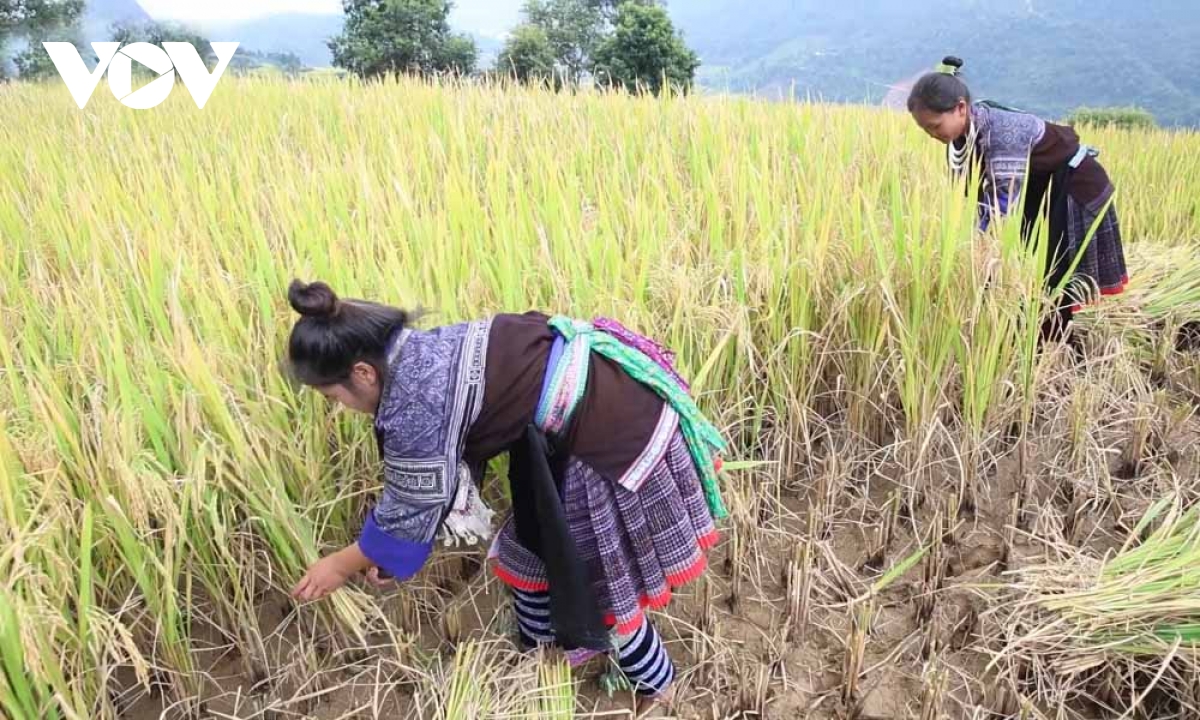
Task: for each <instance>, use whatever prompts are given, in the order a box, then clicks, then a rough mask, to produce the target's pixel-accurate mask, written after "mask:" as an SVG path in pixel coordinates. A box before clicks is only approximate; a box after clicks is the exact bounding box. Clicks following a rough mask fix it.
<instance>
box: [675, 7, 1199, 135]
mask: <svg viewBox="0 0 1200 720" xmlns="http://www.w3.org/2000/svg"><path fill="white" fill-rule="evenodd" d="M671 11H672V14H673V15H674V16H675V19H676V22H677V23H678V24H679V25H680V27H681V28H682V30H683V31H684V34H685V37H686V38H687V40H688V42H689V43H690V44H691V45H692V46H693V47H694V48H696V50H697V51H698V52H699V53H700V56H701V58H702V60H703V62H704V66H703V68H702V70H701V76H702V80H703V82H704V84H706V85H707V86H709V87H711V88H714V89H720V90H730V91H735V92H747V91H756V92H760V93H764V94H768V95H774V94H777V93H779V92H788V91H789V89H790V88H792V87H793V86H794V87H795V90H796V92H797V94H798V95H804V94H806V93H812V94H814V95H817V96H821V97H824V98H826V99H829V100H837V101H867V102H880V101H882V100H883V99H884V97H885V96H886V95H887V93H888V91H889V88H890V86H893V85H896V84H898V83H903V82H905V81H906V80H909V79H911V78H912V77H913V76H915V75H917V74H919V73H921V72H923V71H924V70H926V69H928V68H930V67H931V66H932V65H933V64H934V63H936V62H937V60H938V59H939V58H940V57H941V56H942V55H944V54H946V53H954V54H957V55H961V56H963V57H964V58H965V59H966V60H967V69H968V72H969V79H970V80H971V82H972V85H973V87H974V88H975V89H976V90H977V92H978V93H979V94H981V95H983V96H987V97H994V98H997V99H1002V100H1004V101H1005V102H1008V103H1011V104H1014V105H1019V106H1021V107H1025V108H1028V109H1030V110H1034V111H1037V112H1040V113H1045V114H1048V115H1053V116H1061V115H1063V114H1065V113H1066V112H1068V111H1069V110H1071V109H1072V108H1074V107H1077V106H1080V105H1126V104H1138V105H1142V106H1145V107H1147V108H1149V109H1150V110H1151V111H1152V112H1154V114H1155V115H1156V116H1157V117H1158V119H1159V121H1160V122H1162V123H1165V124H1171V125H1178V124H1188V125H1200V77H1197V76H1196V75H1195V74H1194V73H1190V72H1186V71H1185V70H1184V68H1195V67H1200V45H1198V44H1197V43H1195V42H1194V38H1196V37H1200V10H1197V9H1196V8H1195V6H1193V5H1190V4H1186V3H1179V2H1175V1H1174V0H1148V1H1147V2H1143V3H1136V4H1135V3H1128V2H1123V1H1122V0H1090V1H1089V0H1056V1H1055V2H1054V3H1049V2H1034V0H997V2H993V3H983V2H978V1H977V0H940V1H939V2H935V3H920V4H917V3H912V2H908V1H907V0H846V1H844V2H840V3H837V4H832V3H825V2H818V1H817V0H760V2H758V3H756V4H755V6H754V9H753V10H752V11H747V9H746V5H745V4H744V3H742V2H736V1H735V0H688V2H682V1H679V2H675V3H672V5H671Z"/></svg>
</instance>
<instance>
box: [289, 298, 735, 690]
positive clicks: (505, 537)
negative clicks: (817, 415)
mask: <svg viewBox="0 0 1200 720" xmlns="http://www.w3.org/2000/svg"><path fill="white" fill-rule="evenodd" d="M288 297H289V300H290V302H291V305H292V307H293V308H294V309H295V310H296V312H298V313H300V315H301V316H302V317H301V318H300V319H299V320H297V321H296V323H295V325H294V327H293V328H292V333H291V338H290V341H289V347H288V359H289V367H290V370H291V372H292V373H293V375H294V376H295V377H296V378H297V379H298V380H299V381H300V382H301V383H303V384H305V385H308V386H310V387H313V388H315V389H317V390H318V391H319V392H321V394H323V395H324V396H326V397H327V398H329V399H331V400H334V401H336V402H340V403H341V404H343V405H345V406H347V407H348V408H351V409H353V410H357V411H360V412H364V413H368V414H370V415H373V416H374V418H375V422H374V425H375V433H376V439H377V442H378V445H379V449H380V455H381V457H382V460H383V480H384V484H383V490H382V493H381V495H380V497H379V498H378V502H377V503H376V504H375V505H374V507H373V509H372V510H371V512H369V513H368V514H367V516H366V518H365V522H364V524H363V526H362V530H361V534H360V535H359V537H358V540H357V542H355V543H353V544H351V545H350V546H349V547H346V548H344V549H342V550H340V551H338V552H335V553H333V554H331V555H328V556H326V557H324V558H322V559H321V560H319V561H317V562H316V563H314V564H313V565H312V567H310V568H309V569H308V571H307V573H306V574H305V575H304V577H303V578H302V579H301V580H300V582H299V583H298V584H297V585H296V587H295V588H294V590H293V595H294V596H295V597H297V598H299V599H301V600H316V599H319V598H322V597H325V596H327V595H328V594H329V593H331V592H333V591H335V590H337V589H338V588H339V587H340V586H342V585H343V584H344V583H345V582H346V581H347V580H348V579H349V578H350V577H352V576H353V575H355V574H356V573H359V572H366V573H367V575H368V578H369V579H371V580H372V581H373V582H376V583H378V582H379V581H380V579H381V578H387V577H389V576H390V577H391V578H394V579H397V580H404V579H408V578H411V577H412V576H413V575H414V574H416V573H417V571H418V570H420V569H421V567H422V566H423V565H424V564H425V562H426V560H427V559H428V558H429V556H430V553H431V551H432V549H433V545H434V541H435V538H436V537H438V536H439V535H440V536H441V538H442V539H443V541H444V542H446V543H447V544H452V543H454V542H457V541H459V540H463V541H466V542H468V543H474V542H477V541H478V540H479V539H482V538H486V537H487V536H489V535H490V532H491V522H490V521H491V511H490V510H489V509H488V508H487V507H486V506H485V505H484V504H483V502H482V500H481V499H480V495H479V492H478V489H477V484H478V483H479V481H480V478H481V472H482V470H483V468H484V466H485V465H486V463H487V462H488V461H489V460H490V459H492V458H493V457H496V456H497V455H499V454H501V453H504V452H508V453H509V454H510V469H509V482H510V485H511V497H512V504H513V512H512V516H511V517H510V518H509V519H508V520H507V522H505V523H504V524H503V526H502V527H501V529H500V530H499V532H498V533H497V534H496V535H495V538H494V541H493V542H492V545H491V550H490V552H489V554H488V557H489V560H490V561H491V564H492V567H493V569H494V571H495V573H496V575H497V576H499V578H500V579H501V580H502V581H503V582H504V583H505V584H507V585H508V586H509V587H510V588H511V590H512V594H513V603H514V610H515V612H516V619H517V636H518V639H519V642H520V643H521V644H522V646H523V647H525V648H526V649H532V648H534V647H535V646H537V645H542V644H551V643H553V644H556V645H558V646H560V647H562V648H563V649H564V650H566V651H567V655H568V659H570V660H571V662H572V663H573V664H578V663H580V662H583V661H584V660H586V659H588V658H589V657H592V656H594V655H597V654H599V653H606V652H610V651H612V652H613V653H615V655H616V661H617V664H618V665H619V667H620V668H621V670H622V671H623V673H624V674H625V676H626V678H627V679H628V680H629V681H630V684H631V685H632V687H633V688H634V690H636V692H637V693H638V694H639V695H640V696H645V697H649V698H652V699H655V700H663V699H665V697H666V695H665V694H666V693H668V689H669V688H670V686H671V683H672V681H673V679H674V677H675V668H674V666H673V664H672V662H671V660H670V658H669V657H668V655H667V653H666V650H665V648H664V646H663V642H662V640H661V638H660V637H659V635H658V633H657V632H656V631H655V629H654V626H653V625H651V624H650V622H649V621H648V620H647V618H646V610H647V609H651V608H653V609H657V608H663V607H665V606H666V605H667V603H668V602H669V601H670V599H671V593H672V590H673V589H674V588H677V587H679V586H681V585H683V584H685V583H687V582H689V581H691V580H693V579H695V578H697V577H699V576H700V574H701V573H702V572H703V571H704V569H705V567H706V553H707V551H708V550H709V549H710V548H711V547H712V546H713V545H714V543H715V542H716V541H717V532H716V529H715V526H714V516H715V517H718V518H719V517H722V516H723V515H724V514H725V511H724V508H723V506H722V504H721V499H720V494H719V492H718V489H717V486H716V476H717V473H718V472H719V470H720V458H719V456H718V452H719V451H720V450H721V448H722V447H723V442H722V440H721V437H720V435H719V434H718V432H717V430H716V429H715V428H714V427H713V426H712V425H711V424H709V423H708V422H707V421H706V420H705V419H704V417H703V416H702V415H701V414H700V412H699V410H698V409H697V407H696V405H695V403H694V402H693V401H692V399H691V397H690V394H689V390H688V386H687V384H686V383H685V382H684V381H683V379H682V378H681V377H679V375H678V374H677V373H676V372H675V370H674V368H673V363H672V361H673V357H672V355H671V353H670V352H669V351H666V350H665V349H664V348H662V347H660V346H659V345H657V344H656V343H654V342H652V341H650V340H647V339H646V338H643V337H640V336H638V335H636V334H634V333H632V332H631V331H629V330H627V329H626V328H624V327H623V326H621V325H620V324H619V323H617V322H616V321H613V320H608V319H600V320H597V321H596V322H594V323H584V322H578V321H573V320H569V319H566V318H563V317H555V318H550V317H547V316H545V315H541V314H538V313H526V314H524V315H497V316H495V317H491V318H488V319H485V320H478V321H474V322H466V323H462V324H457V325H450V326H446V327H438V328H435V329H432V330H427V331H423V330H416V329H413V328H411V327H410V326H409V318H408V316H407V315H406V314H405V312H404V311H402V310H399V309H397V308H393V307H389V306H386V305H381V304H377V303H373V302H367V301H363V300H339V299H338V298H337V296H336V295H335V294H334V292H333V291H332V290H331V289H330V288H329V286H328V285H326V284H324V283H321V282H316V283H312V284H311V285H306V284H304V283H301V282H299V281H295V282H293V283H292V285H291V287H290V288H289V291H288Z"/></svg>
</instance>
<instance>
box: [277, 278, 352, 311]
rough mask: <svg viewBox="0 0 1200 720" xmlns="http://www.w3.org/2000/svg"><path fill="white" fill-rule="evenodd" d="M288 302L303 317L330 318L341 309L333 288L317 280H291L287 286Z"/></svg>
mask: <svg viewBox="0 0 1200 720" xmlns="http://www.w3.org/2000/svg"><path fill="white" fill-rule="evenodd" d="M288 302H290V303H291V304H292V309H293V310H295V311H296V312H298V313H300V314H301V315H303V316H305V317H314V318H331V317H333V316H334V315H337V314H338V311H339V310H340V309H341V302H340V301H339V300H338V296H337V294H336V293H334V292H333V288H331V287H329V286H328V285H326V284H325V283H323V282H321V281H319V280H318V281H317V282H314V283H304V282H302V281H300V280H293V281H292V284H291V285H289V286H288Z"/></svg>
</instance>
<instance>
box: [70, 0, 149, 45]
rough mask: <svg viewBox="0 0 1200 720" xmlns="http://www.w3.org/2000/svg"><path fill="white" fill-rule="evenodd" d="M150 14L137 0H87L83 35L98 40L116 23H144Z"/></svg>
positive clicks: (106, 34)
mask: <svg viewBox="0 0 1200 720" xmlns="http://www.w3.org/2000/svg"><path fill="white" fill-rule="evenodd" d="M146 22H150V15H149V14H148V13H147V12H146V11H145V10H144V9H143V8H142V6H141V5H138V3H137V0H87V7H86V8H85V9H84V11H83V37H84V38H85V39H87V40H93V39H96V40H99V39H103V38H107V37H108V30H109V28H110V27H112V26H113V25H115V24H116V23H146Z"/></svg>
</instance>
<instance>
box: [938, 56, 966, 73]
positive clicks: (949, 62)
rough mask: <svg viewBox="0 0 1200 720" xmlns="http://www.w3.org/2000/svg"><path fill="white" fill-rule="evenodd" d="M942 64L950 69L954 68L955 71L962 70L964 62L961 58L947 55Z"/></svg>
mask: <svg viewBox="0 0 1200 720" xmlns="http://www.w3.org/2000/svg"><path fill="white" fill-rule="evenodd" d="M942 64H943V65H946V66H948V67H952V68H954V69H955V70H962V66H963V61H962V58H960V57H955V56H954V55H947V56H946V57H944V58H942Z"/></svg>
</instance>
